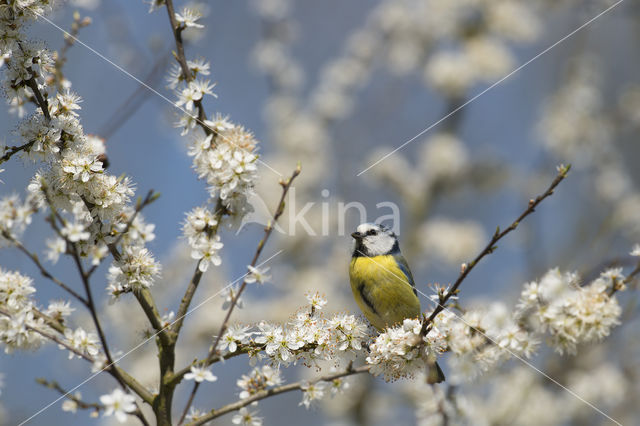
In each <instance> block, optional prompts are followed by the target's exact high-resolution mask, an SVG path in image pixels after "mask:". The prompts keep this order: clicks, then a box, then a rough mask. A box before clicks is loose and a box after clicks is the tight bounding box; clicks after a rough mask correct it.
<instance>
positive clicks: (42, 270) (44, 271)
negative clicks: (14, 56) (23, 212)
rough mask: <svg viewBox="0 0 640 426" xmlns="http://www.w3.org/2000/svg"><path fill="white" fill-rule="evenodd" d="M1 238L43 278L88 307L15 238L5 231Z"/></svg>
mask: <svg viewBox="0 0 640 426" xmlns="http://www.w3.org/2000/svg"><path fill="white" fill-rule="evenodd" d="M2 236H3V237H4V238H6V239H7V240H9V241H11V242H12V243H13V245H15V246H16V247H17V248H18V250H20V251H21V252H23V253H24V254H25V255H27V257H29V259H31V260H32V261H33V263H34V264H35V265H36V266H37V267H38V269H39V270H40V273H41V274H42V276H43V277H45V278H48V279H49V280H51V281H52V282H54V283H55V284H56V285H58V287H60V288H62V289H63V290H64V291H66V292H67V293H69V294H70V295H71V296H73V297H75V298H76V299H78V300H79V301H80V303H82V304H83V305H85V306H88V304H89V302H87V300H86V299H85V298H84V297H82V296H81V295H80V294H78V293H77V292H76V291H75V290H73V289H72V288H71V287H69V286H68V285H66V284H65V283H63V282H62V281H60V280H59V279H57V278H56V277H54V276H53V275H52V274H51V273H50V272H49V271H47V269H46V268H45V267H44V266H43V265H42V263H40V259H38V256H37V255H36V254H35V253H32V252H30V251H29V250H28V249H27V248H26V247H25V246H24V245H23V244H22V243H21V242H20V241H18V240H16V239H15V238H13V237H12V236H11V235H10V234H9V233H7V232H6V231H3V232H2Z"/></svg>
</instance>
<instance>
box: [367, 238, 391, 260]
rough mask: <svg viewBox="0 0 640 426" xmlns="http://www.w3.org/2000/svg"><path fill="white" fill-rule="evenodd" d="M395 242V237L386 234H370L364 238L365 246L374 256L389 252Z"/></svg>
mask: <svg viewBox="0 0 640 426" xmlns="http://www.w3.org/2000/svg"><path fill="white" fill-rule="evenodd" d="M394 244H395V239H394V238H393V237H391V236H390V235H386V234H379V235H369V236H367V237H365V238H364V246H365V247H366V248H367V251H368V252H369V254H370V255H372V256H380V255H383V254H387V253H389V252H390V251H391V249H392V248H393V245H394Z"/></svg>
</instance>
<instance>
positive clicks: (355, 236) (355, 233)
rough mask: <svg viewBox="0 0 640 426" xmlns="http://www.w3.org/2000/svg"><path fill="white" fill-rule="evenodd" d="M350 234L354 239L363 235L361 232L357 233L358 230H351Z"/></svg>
mask: <svg viewBox="0 0 640 426" xmlns="http://www.w3.org/2000/svg"><path fill="white" fill-rule="evenodd" d="M351 236H352V237H353V238H355V239H356V240H359V239H360V238H362V237H363V235H362V234H361V233H359V232H352V233H351Z"/></svg>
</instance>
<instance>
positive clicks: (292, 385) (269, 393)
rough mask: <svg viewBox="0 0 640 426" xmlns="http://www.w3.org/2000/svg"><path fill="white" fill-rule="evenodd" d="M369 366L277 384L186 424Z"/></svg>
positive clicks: (195, 424) (193, 424)
mask: <svg viewBox="0 0 640 426" xmlns="http://www.w3.org/2000/svg"><path fill="white" fill-rule="evenodd" d="M369 368H370V366H369V365H363V366H361V367H358V368H347V369H346V370H345V371H341V372H339V373H334V374H329V375H326V376H322V377H319V378H317V379H315V380H313V381H311V382H306V381H301V382H296V383H290V384H287V385H282V386H278V387H275V388H271V389H266V390H263V391H260V392H258V393H256V394H254V395H252V396H250V397H249V398H245V399H242V400H240V401H237V402H234V403H232V404H228V405H225V406H224V407H222V408H219V409H217V410H211V411H210V412H208V413H207V414H205V415H204V416H202V417H199V418H198V419H197V420H194V421H193V422H190V423H188V424H187V426H199V425H203V424H205V423H207V422H209V421H211V420H213V419H215V418H217V417H220V416H222V415H224V414H227V413H230V412H232V411H236V410H239V409H241V408H242V407H246V406H247V405H250V404H253V403H254V402H257V401H260V400H262V399H265V398H268V397H270V396H274V395H279V394H281V393H285V392H291V391H295V390H301V389H302V388H303V386H306V385H308V384H315V383H318V382H330V381H332V380H336V379H340V378H342V377H347V376H352V375H354V374H360V373H366V372H368V371H369Z"/></svg>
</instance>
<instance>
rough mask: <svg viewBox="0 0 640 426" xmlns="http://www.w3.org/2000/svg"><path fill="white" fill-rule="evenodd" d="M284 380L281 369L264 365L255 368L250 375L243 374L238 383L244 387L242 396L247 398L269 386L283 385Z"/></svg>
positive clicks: (241, 387) (240, 386)
mask: <svg viewBox="0 0 640 426" xmlns="http://www.w3.org/2000/svg"><path fill="white" fill-rule="evenodd" d="M282 382H283V380H282V375H281V374H280V370H278V369H275V368H273V367H271V366H269V365H263V366H262V367H256V368H254V369H253V370H251V373H249V374H248V375H247V374H243V375H242V377H240V378H239V379H238V381H237V382H236V383H237V385H238V387H239V388H240V389H242V391H241V392H240V398H241V399H246V398H249V397H250V396H252V395H255V394H256V393H258V392H260V391H263V390H265V389H267V388H268V387H271V386H278V385H281V384H282Z"/></svg>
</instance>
